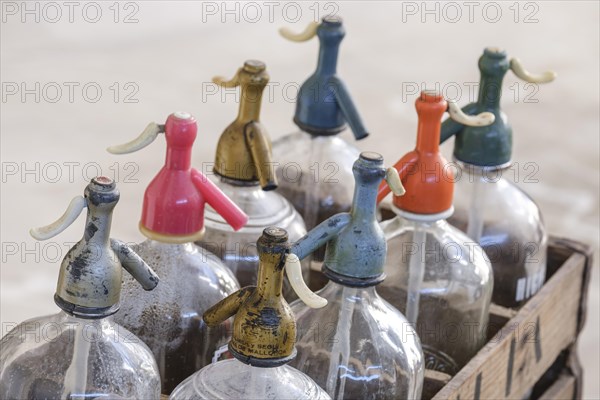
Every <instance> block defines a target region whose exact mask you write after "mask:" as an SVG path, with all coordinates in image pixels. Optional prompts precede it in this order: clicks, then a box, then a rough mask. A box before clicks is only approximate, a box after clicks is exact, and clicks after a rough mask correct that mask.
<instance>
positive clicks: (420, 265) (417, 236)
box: [378, 216, 493, 375]
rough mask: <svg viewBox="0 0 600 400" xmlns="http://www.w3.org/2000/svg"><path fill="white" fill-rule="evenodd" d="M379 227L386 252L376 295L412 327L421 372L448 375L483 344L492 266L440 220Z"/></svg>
mask: <svg viewBox="0 0 600 400" xmlns="http://www.w3.org/2000/svg"><path fill="white" fill-rule="evenodd" d="M382 228H383V231H384V233H385V235H386V239H387V245H388V253H387V258H386V264H385V274H386V278H385V281H383V283H381V284H380V285H379V287H378V291H379V293H380V294H381V296H382V297H383V298H384V299H386V300H387V301H389V302H390V303H391V304H392V305H393V306H394V307H396V308H397V309H398V310H400V311H401V312H403V313H404V315H406V316H407V319H408V321H409V322H410V323H412V324H413V326H415V328H416V330H417V333H418V334H419V338H420V339H421V345H422V347H423V353H424V354H425V366H426V368H428V369H434V370H437V371H440V372H444V373H446V374H449V375H454V374H456V373H457V372H458V371H459V370H460V368H462V367H463V366H464V365H465V364H466V363H467V362H468V361H469V360H470V359H471V358H472V357H473V356H474V355H475V354H476V353H477V352H478V351H479V349H480V348H481V347H482V346H483V345H484V344H485V342H486V330H487V324H488V315H489V314H488V313H489V307H490V301H491V298H492V289H493V277H492V267H491V266H490V264H489V261H488V260H487V257H486V256H485V254H484V252H483V250H482V249H481V247H479V246H478V245H477V244H476V243H475V242H474V241H473V240H472V239H470V238H468V237H467V236H466V235H465V234H464V233H462V232H461V231H459V230H458V229H456V228H454V227H453V226H451V225H449V224H448V223H447V222H446V221H445V220H443V219H441V220H437V221H431V222H418V221H414V220H408V219H404V218H402V217H401V216H397V217H395V218H393V219H391V220H389V221H385V222H384V223H382Z"/></svg>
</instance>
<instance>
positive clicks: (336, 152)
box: [273, 130, 360, 290]
mask: <svg viewBox="0 0 600 400" xmlns="http://www.w3.org/2000/svg"><path fill="white" fill-rule="evenodd" d="M359 155H360V151H359V150H358V149H357V148H355V147H354V146H352V145H351V144H350V143H348V142H346V141H345V140H344V139H342V138H341V137H339V134H338V135H332V136H315V135H311V134H310V133H308V132H305V131H302V130H301V131H297V132H294V133H291V134H289V135H286V136H284V137H282V138H280V139H278V140H276V141H274V142H273V160H275V161H277V163H278V164H277V167H276V170H275V171H276V174H277V179H278V182H279V187H278V189H277V191H278V192H279V193H281V194H282V195H283V196H284V197H285V198H286V199H288V200H289V201H290V202H291V203H292V204H293V205H294V207H295V208H296V210H298V212H299V213H300V214H301V215H302V218H304V223H305V224H306V229H307V230H309V231H310V230H311V229H312V228H314V227H315V226H317V225H318V224H320V223H321V222H323V221H324V220H326V219H327V218H329V217H331V216H332V215H335V214H338V213H341V212H348V211H350V207H351V206H352V197H353V194H354V175H353V174H352V165H353V164H354V161H356V159H357V158H358V156H359ZM324 256H325V246H323V247H321V248H319V249H317V250H316V251H315V252H313V254H312V257H311V265H310V267H311V271H315V272H311V274H310V277H309V280H308V282H309V287H310V288H311V289H312V290H319V289H321V288H322V287H323V286H324V285H325V284H326V283H327V279H325V278H324V277H323V275H322V274H321V273H320V271H321V264H322V262H323V257H324Z"/></svg>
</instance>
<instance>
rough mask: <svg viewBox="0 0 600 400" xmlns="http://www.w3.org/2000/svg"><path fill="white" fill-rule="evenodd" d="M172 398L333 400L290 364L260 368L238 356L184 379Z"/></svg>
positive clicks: (196, 399)
mask: <svg viewBox="0 0 600 400" xmlns="http://www.w3.org/2000/svg"><path fill="white" fill-rule="evenodd" d="M170 399H172V400H201V399H206V400H216V399H219V400H221V399H223V400H224V399H231V400H238V399H248V400H250V399H253V400H259V399H260V400H329V399H331V397H329V395H328V394H327V393H325V391H324V390H323V389H321V388H320V387H319V386H317V384H316V383H315V382H314V381H313V380H312V379H310V378H309V377H308V376H306V375H305V374H303V373H302V372H300V371H298V370H297V369H295V368H292V367H290V366H287V365H283V366H280V367H274V368H258V367H252V366H250V365H247V364H244V363H242V362H240V361H238V360H237V359H235V358H234V359H230V360H224V361H219V362H217V363H215V364H211V365H209V366H207V367H205V368H203V369H202V370H200V371H198V372H197V373H195V374H194V375H192V376H190V377H189V378H188V379H186V380H185V381H184V382H182V383H181V385H179V386H178V387H177V388H176V389H175V390H174V391H173V393H172V394H171V397H170Z"/></svg>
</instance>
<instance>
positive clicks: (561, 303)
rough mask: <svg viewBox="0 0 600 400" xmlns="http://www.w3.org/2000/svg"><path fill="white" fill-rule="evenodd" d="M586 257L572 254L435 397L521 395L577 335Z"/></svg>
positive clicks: (519, 396)
mask: <svg viewBox="0 0 600 400" xmlns="http://www.w3.org/2000/svg"><path fill="white" fill-rule="evenodd" d="M586 261H587V260H586V256H584V255H583V254H581V253H573V254H571V255H570V256H569V257H568V258H567V260H566V261H565V263H564V264H563V265H562V266H561V267H560V268H558V269H557V270H556V272H555V273H554V274H553V276H552V277H551V278H550V279H549V280H548V282H546V284H545V285H544V287H543V288H542V289H541V290H540V292H539V293H538V294H536V295H535V296H533V297H532V299H531V300H530V301H529V302H527V303H526V304H525V305H524V306H523V307H522V308H521V309H520V310H519V311H518V313H517V314H516V316H515V317H514V318H512V319H511V320H510V321H509V322H508V323H507V324H506V325H505V326H504V327H503V328H502V329H501V330H500V331H499V332H498V333H497V334H496V335H495V336H494V337H493V338H492V340H491V341H490V342H488V343H487V344H486V346H485V347H484V348H483V349H482V350H481V351H480V352H479V353H478V354H477V355H476V356H475V357H474V358H473V359H472V360H471V362H469V364H467V365H466V366H465V367H464V368H463V369H462V370H461V371H460V372H459V373H458V374H457V375H456V376H455V377H454V378H453V379H452V380H451V381H450V382H449V383H448V384H447V385H446V386H445V387H444V388H443V389H441V390H440V391H439V392H438V393H437V394H436V396H435V397H434V399H435V400H441V399H451V400H454V399H467V398H475V399H477V398H482V399H489V398H493V399H505V398H511V399H512V398H522V396H523V395H524V394H525V393H526V392H527V390H529V389H530V388H531V387H532V386H533V384H534V383H535V382H536V381H537V380H538V379H539V378H540V377H541V376H542V374H543V373H544V372H545V371H546V370H547V369H548V368H549V367H550V366H551V365H552V363H553V362H554V360H555V359H556V357H557V356H558V355H559V354H560V352H561V351H562V350H564V349H565V348H567V347H568V346H569V345H570V344H572V343H573V342H574V341H575V340H576V337H577V333H578V323H579V318H580V316H579V311H580V307H581V295H582V288H583V287H584V279H585V272H586V271H585V269H586Z"/></svg>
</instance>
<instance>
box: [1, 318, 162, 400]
mask: <svg viewBox="0 0 600 400" xmlns="http://www.w3.org/2000/svg"><path fill="white" fill-rule="evenodd" d="M1 348H2V351H1V353H0V398H2V399H5V400H11V399H59V398H61V399H83V398H85V399H100V398H107V399H158V398H159V397H160V377H159V373H158V367H157V366H156V362H155V361H154V358H153V357H152V353H151V352H150V350H149V349H148V347H147V346H146V345H145V344H144V343H142V341H141V340H139V339H138V338H136V337H135V336H134V335H133V334H131V332H129V331H127V330H126V329H125V328H123V327H122V326H119V325H117V324H115V323H114V322H113V321H112V317H107V318H103V319H81V318H77V317H74V316H71V315H69V314H67V313H65V312H60V313H58V314H55V315H50V316H45V317H39V318H33V319H30V320H27V321H25V322H23V323H22V324H20V325H18V326H17V327H15V328H14V329H13V330H11V331H10V332H9V333H8V334H7V335H6V336H4V337H3V338H2V342H1Z"/></svg>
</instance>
